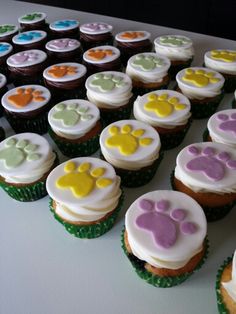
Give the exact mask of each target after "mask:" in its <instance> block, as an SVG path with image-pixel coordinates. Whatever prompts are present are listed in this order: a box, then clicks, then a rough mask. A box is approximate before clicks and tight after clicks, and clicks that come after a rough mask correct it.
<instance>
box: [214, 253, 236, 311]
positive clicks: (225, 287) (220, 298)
mask: <svg viewBox="0 0 236 314" xmlns="http://www.w3.org/2000/svg"><path fill="white" fill-rule="evenodd" d="M216 296H217V306H218V311H219V313H221V314H234V313H236V252H234V256H233V258H232V257H229V258H227V259H226V260H225V261H224V263H223V265H221V267H220V269H219V270H218V273H217V278H216Z"/></svg>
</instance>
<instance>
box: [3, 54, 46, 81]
mask: <svg viewBox="0 0 236 314" xmlns="http://www.w3.org/2000/svg"><path fill="white" fill-rule="evenodd" d="M7 66H8V70H9V76H10V79H11V80H12V81H13V83H14V85H15V86H19V85H23V84H40V83H42V72H43V70H44V69H45V67H46V66H47V55H46V53H45V52H44V51H42V50H38V49H31V50H25V51H21V52H18V53H15V54H14V55H12V56H10V57H9V58H8V59H7Z"/></svg>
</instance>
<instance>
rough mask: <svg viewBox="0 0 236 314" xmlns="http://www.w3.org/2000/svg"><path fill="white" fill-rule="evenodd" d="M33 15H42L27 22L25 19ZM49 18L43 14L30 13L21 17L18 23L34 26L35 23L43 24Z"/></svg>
mask: <svg viewBox="0 0 236 314" xmlns="http://www.w3.org/2000/svg"><path fill="white" fill-rule="evenodd" d="M32 14H40V15H41V16H37V17H35V18H34V19H33V20H26V19H24V17H26V16H27V15H32ZM46 17H47V15H46V14H45V13H43V12H30V13H27V14H24V15H22V16H20V17H19V18H18V22H19V23H20V24H34V23H38V22H41V21H43V20H45V19H46Z"/></svg>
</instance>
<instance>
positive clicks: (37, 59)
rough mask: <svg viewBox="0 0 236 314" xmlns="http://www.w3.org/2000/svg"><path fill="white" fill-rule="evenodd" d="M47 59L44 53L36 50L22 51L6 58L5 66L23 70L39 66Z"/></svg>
mask: <svg viewBox="0 0 236 314" xmlns="http://www.w3.org/2000/svg"><path fill="white" fill-rule="evenodd" d="M46 59H47V55H46V53H45V52H44V51H42V50H38V49H30V50H24V51H21V52H18V53H15V54H14V55H12V56H10V57H9V58H7V65H9V66H11V67H14V68H24V67H28V66H32V65H36V64H39V63H41V62H43V61H45V60H46Z"/></svg>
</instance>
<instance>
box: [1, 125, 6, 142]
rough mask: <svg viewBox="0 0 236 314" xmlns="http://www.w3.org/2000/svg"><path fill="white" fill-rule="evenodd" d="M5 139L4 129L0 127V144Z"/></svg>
mask: <svg viewBox="0 0 236 314" xmlns="http://www.w3.org/2000/svg"><path fill="white" fill-rule="evenodd" d="M4 139H5V131H4V129H3V128H2V127H0V142H1V141H3V140H4Z"/></svg>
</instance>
